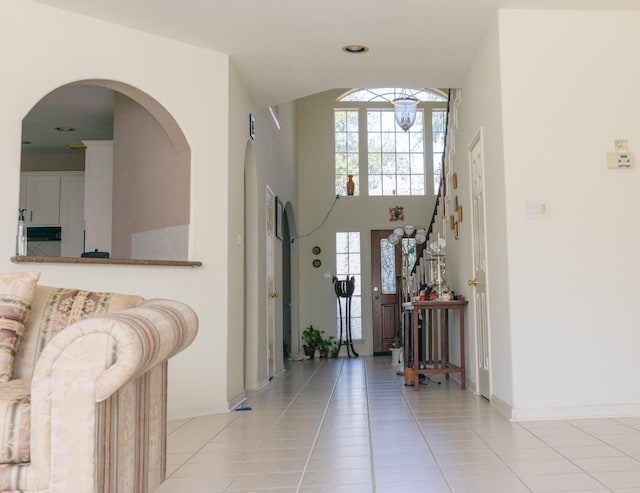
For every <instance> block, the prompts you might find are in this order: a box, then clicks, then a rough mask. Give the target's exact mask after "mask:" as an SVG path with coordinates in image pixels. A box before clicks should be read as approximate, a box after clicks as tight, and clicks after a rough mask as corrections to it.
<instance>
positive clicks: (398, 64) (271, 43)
mask: <svg viewBox="0 0 640 493" xmlns="http://www.w3.org/2000/svg"><path fill="white" fill-rule="evenodd" d="M37 1H39V2H40V3H43V4H47V5H51V6H54V7H59V8H61V9H66V10H70V11H74V12H78V13H81V14H85V15H88V16H92V17H97V18H100V19H104V20H106V21H109V22H113V23H117V24H122V25H125V26H129V27H132V28H135V29H138V30H142V31H147V32H150V33H155V34H159V35H162V36H166V37H169V38H173V39H176V40H180V41H184V42H187V43H192V44H194V45H198V46H201V47H204V48H209V49H211V50H215V51H217V52H221V53H227V54H229V55H230V57H231V60H232V62H233V63H234V64H235V65H236V66H237V68H238V70H239V71H240V73H241V75H242V76H243V80H244V81H245V83H246V84H247V86H248V88H249V90H250V92H251V94H252V95H253V97H254V99H255V103H256V104H257V105H258V106H259V107H263V108H266V107H267V106H270V105H276V104H279V103H284V102H288V101H292V100H294V99H297V98H299V97H303V96H308V95H310V94H314V93H317V92H321V91H325V90H328V89H333V88H337V87H363V86H370V87H371V86H382V87H393V86H406V87H456V86H459V85H460V83H461V80H462V77H463V76H464V72H465V70H466V67H467V66H468V63H469V61H470V60H471V58H472V56H473V53H474V51H475V49H476V46H477V45H478V43H479V41H480V39H481V37H482V35H483V33H484V32H485V30H486V28H487V26H488V23H489V22H490V20H491V19H492V18H493V17H494V16H495V12H496V10H497V9H498V8H532V9H581V10H640V0H395V1H393V0H268V1H267V0H235V1H233V0H224V1H223V0H108V1H105V0H37ZM350 43H362V44H365V45H367V46H369V47H370V48H371V51H370V52H369V53H367V54H365V55H359V56H354V55H347V54H345V53H342V52H341V51H340V48H341V47H342V46H343V45H346V44H350Z"/></svg>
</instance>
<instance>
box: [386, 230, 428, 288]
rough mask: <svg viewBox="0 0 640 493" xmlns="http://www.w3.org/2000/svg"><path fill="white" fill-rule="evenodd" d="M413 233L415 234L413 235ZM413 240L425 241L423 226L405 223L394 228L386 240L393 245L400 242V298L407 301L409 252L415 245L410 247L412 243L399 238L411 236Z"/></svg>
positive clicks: (420, 243)
mask: <svg viewBox="0 0 640 493" xmlns="http://www.w3.org/2000/svg"><path fill="white" fill-rule="evenodd" d="M414 233H415V236H414ZM412 237H413V239H414V240H415V242H416V245H422V244H423V243H424V242H426V241H427V231H426V230H425V229H424V228H418V229H416V227H415V226H412V225H411V224H407V225H405V226H404V227H403V228H395V229H394V230H393V233H391V234H390V235H389V237H388V238H387V241H388V242H389V243H390V244H391V245H393V246H394V247H395V246H396V245H398V244H400V253H401V255H402V298H403V301H409V300H410V294H409V291H410V288H411V286H410V283H409V277H410V276H411V273H410V272H409V268H410V266H409V255H410V253H411V250H412V249H413V248H415V246H413V247H412V245H410V243H409V242H408V241H407V242H401V240H402V239H403V238H412Z"/></svg>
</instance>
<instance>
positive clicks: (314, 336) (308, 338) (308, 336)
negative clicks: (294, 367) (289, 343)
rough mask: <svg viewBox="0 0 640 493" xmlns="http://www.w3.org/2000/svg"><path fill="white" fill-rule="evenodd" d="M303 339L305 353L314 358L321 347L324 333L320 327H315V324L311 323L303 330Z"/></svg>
mask: <svg viewBox="0 0 640 493" xmlns="http://www.w3.org/2000/svg"><path fill="white" fill-rule="evenodd" d="M302 341H303V348H304V354H306V355H307V356H310V357H311V358H312V359H313V355H314V353H315V352H316V349H320V345H321V343H322V333H321V332H320V331H319V330H318V329H316V328H314V327H313V325H309V327H307V328H306V329H304V330H303V331H302Z"/></svg>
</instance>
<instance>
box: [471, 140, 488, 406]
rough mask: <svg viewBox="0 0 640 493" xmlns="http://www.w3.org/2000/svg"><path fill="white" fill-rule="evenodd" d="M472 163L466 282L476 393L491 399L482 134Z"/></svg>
mask: <svg viewBox="0 0 640 493" xmlns="http://www.w3.org/2000/svg"><path fill="white" fill-rule="evenodd" d="M469 160H470V162H471V187H472V190H471V193H472V197H473V218H472V225H471V227H472V228H473V272H474V278H473V279H472V280H471V281H469V284H472V285H473V286H475V287H474V291H475V293H474V303H473V307H474V312H475V317H474V318H475V324H476V344H477V348H476V354H477V361H478V365H477V366H478V388H477V392H478V393H479V394H480V395H482V396H483V397H486V398H487V399H490V398H491V353H490V345H489V319H488V315H487V307H488V303H487V250H486V238H485V220H484V219H485V214H484V178H483V175H484V163H483V160H482V134H481V133H480V134H478V136H477V137H476V138H475V139H474V141H473V143H472V144H471V146H470V148H469Z"/></svg>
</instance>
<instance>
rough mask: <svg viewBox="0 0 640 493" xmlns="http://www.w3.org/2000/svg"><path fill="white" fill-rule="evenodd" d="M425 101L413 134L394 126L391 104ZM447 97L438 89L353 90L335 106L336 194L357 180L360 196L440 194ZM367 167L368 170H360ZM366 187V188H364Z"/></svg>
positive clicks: (420, 104) (356, 193)
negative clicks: (402, 99) (408, 99)
mask: <svg viewBox="0 0 640 493" xmlns="http://www.w3.org/2000/svg"><path fill="white" fill-rule="evenodd" d="M407 96H408V97H414V98H416V99H418V100H419V101H420V103H419V105H418V114H417V116H416V121H415V123H414V124H413V126H412V127H411V128H409V130H408V131H406V132H405V131H403V130H402V129H401V128H400V127H399V126H398V125H397V124H396V122H395V118H394V114H393V104H392V101H393V100H394V99H395V98H399V97H407ZM446 104H447V97H446V96H445V95H444V92H442V91H440V90H436V89H424V88H423V89H415V88H414V89H412V88H393V87H391V88H389V87H384V88H373V89H371V88H367V89H363V88H360V89H352V90H350V91H348V92H346V93H345V94H343V95H342V96H340V97H339V98H338V100H337V101H336V106H335V119H334V122H335V156H336V157H335V171H336V173H335V184H336V193H337V194H340V195H345V193H346V183H347V179H348V175H353V180H354V182H355V184H356V187H355V195H360V194H363V193H364V192H363V191H362V190H363V189H364V190H366V193H367V194H368V195H370V196H394V195H402V196H410V195H426V194H427V193H431V194H436V193H437V191H438V187H439V184H440V179H441V176H442V154H443V152H444V135H445V121H446V118H445V117H446ZM361 163H366V168H364V167H362V168H361V166H360V164H361ZM361 187H362V188H361Z"/></svg>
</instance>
